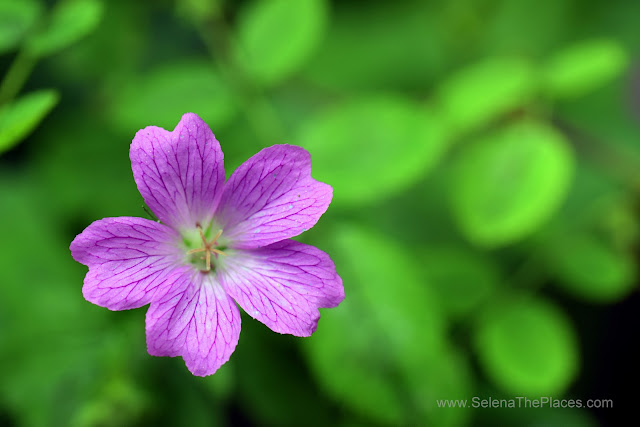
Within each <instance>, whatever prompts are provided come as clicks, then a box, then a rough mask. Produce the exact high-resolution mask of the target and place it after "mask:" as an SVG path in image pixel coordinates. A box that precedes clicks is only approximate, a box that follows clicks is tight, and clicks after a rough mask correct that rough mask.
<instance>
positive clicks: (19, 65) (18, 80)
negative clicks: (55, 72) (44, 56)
mask: <svg viewBox="0 0 640 427" xmlns="http://www.w3.org/2000/svg"><path fill="white" fill-rule="evenodd" d="M35 65H36V58H34V57H33V56H31V55H29V54H28V53H27V52H26V51H25V50H24V49H22V50H20V51H19V52H18V54H17V55H16V57H15V59H14V60H13V62H12V63H11V66H10V67H9V70H8V71H7V74H5V76H4V78H3V79H2V83H1V84H0V105H3V104H5V103H8V102H11V101H12V100H13V98H14V97H15V96H16V95H17V94H18V93H19V92H20V89H22V86H23V85H24V83H25V82H26V81H27V78H28V77H29V75H30V74H31V71H32V70H33V67H34V66H35Z"/></svg>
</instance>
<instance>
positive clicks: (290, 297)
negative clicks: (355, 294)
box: [218, 240, 344, 337]
mask: <svg viewBox="0 0 640 427" xmlns="http://www.w3.org/2000/svg"><path fill="white" fill-rule="evenodd" d="M218 276H219V278H220V282H221V283H222V286H223V287H224V289H225V291H227V293H228V294H229V295H231V296H232V297H233V298H234V299H235V300H236V302H237V303H238V304H239V305H240V307H242V308H243V309H244V310H245V311H246V312H247V313H248V314H249V315H250V316H251V317H253V318H255V319H257V320H259V321H261V322H262V323H264V324H265V325H267V326H268V327H269V328H271V329H272V330H274V331H275V332H280V333H283V334H293V335H296V336H301V337H306V336H309V335H311V334H312V333H313V332H314V331H315V330H316V326H317V324H318V319H319V318H320V313H319V311H318V308H319V307H327V308H328V307H335V306H337V305H338V304H340V302H341V301H342V300H343V299H344V287H343V286H342V279H341V278H340V276H338V274H337V273H336V268H335V265H334V264H333V261H331V258H329V255H327V254H326V253H324V252H322V251H321V250H320V249H317V248H315V247H313V246H309V245H305V244H303V243H299V242H296V241H293V240H284V241H282V242H278V243H274V244H272V245H269V246H266V247H263V248H259V249H254V250H248V251H247V250H237V251H233V253H230V254H229V256H228V257H227V258H226V259H225V260H224V263H223V264H221V266H220V269H219V270H218Z"/></svg>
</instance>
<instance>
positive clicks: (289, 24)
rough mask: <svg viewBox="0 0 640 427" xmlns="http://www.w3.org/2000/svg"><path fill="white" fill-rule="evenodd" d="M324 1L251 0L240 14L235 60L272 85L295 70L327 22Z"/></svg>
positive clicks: (249, 72)
mask: <svg viewBox="0 0 640 427" xmlns="http://www.w3.org/2000/svg"><path fill="white" fill-rule="evenodd" d="M327 7H328V6H327V4H326V1H325V0H296V1H288V0H254V1H252V2H250V3H249V4H248V5H247V7H246V8H245V9H244V10H243V11H242V14H241V15H240V21H239V24H238V25H239V27H238V39H239V45H238V46H236V47H237V49H238V51H237V52H235V55H236V59H237V60H238V62H239V63H240V65H242V66H243V68H244V69H245V70H246V72H247V73H248V74H249V76H251V77H252V78H253V79H255V80H256V81H257V82H259V83H261V84H265V85H274V84H276V83H278V82H280V81H282V80H283V79H285V78H287V77H289V76H290V75H291V74H292V73H294V72H295V71H297V69H298V68H300V66H302V65H303V64H304V62H305V61H306V60H307V59H308V57H309V56H310V54H311V53H312V52H313V50H314V49H315V48H316V47H317V45H318V44H319V42H320V40H321V38H322V36H323V35H324V31H325V27H326V25H327Z"/></svg>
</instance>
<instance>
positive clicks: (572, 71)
mask: <svg viewBox="0 0 640 427" xmlns="http://www.w3.org/2000/svg"><path fill="white" fill-rule="evenodd" d="M628 63H629V57H628V54H627V52H626V51H625V50H624V48H623V47H622V46H621V45H620V44H619V43H618V42H616V41H614V40H606V39H603V40H588V41H584V42H581V43H579V44H577V45H575V46H572V47H570V48H567V49H565V50H562V51H560V52H559V53H557V54H556V55H554V56H553V58H552V59H551V60H550V61H549V63H548V64H547V66H546V68H545V70H544V71H545V86H546V88H547V91H548V92H549V93H550V95H552V96H558V97H578V96H581V95H584V94H585V93H587V92H589V91H591V90H593V89H597V88H598V87H600V86H602V85H605V84H606V83H608V82H610V81H611V80H613V79H614V78H616V77H619V76H620V75H621V74H622V73H623V72H624V71H625V70H626V68H627V65H628Z"/></svg>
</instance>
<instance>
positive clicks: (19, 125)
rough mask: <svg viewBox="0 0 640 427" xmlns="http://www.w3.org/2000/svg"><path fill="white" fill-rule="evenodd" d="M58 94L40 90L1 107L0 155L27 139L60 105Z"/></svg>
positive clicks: (48, 90)
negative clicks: (55, 107)
mask: <svg viewBox="0 0 640 427" xmlns="http://www.w3.org/2000/svg"><path fill="white" fill-rule="evenodd" d="M59 98H60V96H59V95H58V92H56V91H55V90H51V89H46V90H39V91H36V92H31V93H29V94H27V95H24V96H22V97H20V98H18V99H17V100H15V101H13V102H12V103H10V104H7V105H4V106H3V107H0V153H2V152H4V151H7V150H9V149H11V148H12V147H13V146H14V145H16V144H17V143H19V142H20V141H22V140H23V139H24V138H26V137H27V136H28V135H29V134H30V133H31V132H32V131H33V130H34V129H35V128H36V127H37V126H38V124H39V123H40V122H41V121H42V119H44V118H45V117H46V115H47V114H49V112H50V111H51V109H52V108H53V107H54V106H55V105H56V104H57V103H58V100H59Z"/></svg>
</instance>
